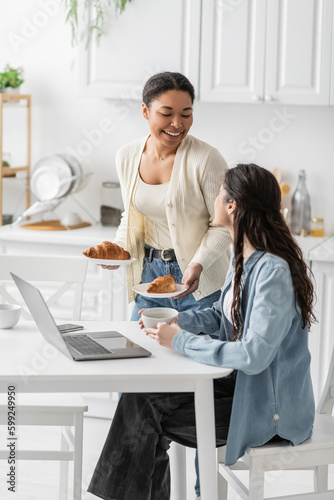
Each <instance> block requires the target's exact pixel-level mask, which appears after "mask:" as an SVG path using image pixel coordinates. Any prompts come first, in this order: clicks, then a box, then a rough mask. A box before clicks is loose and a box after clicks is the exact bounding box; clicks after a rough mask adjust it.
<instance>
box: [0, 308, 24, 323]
mask: <svg viewBox="0 0 334 500" xmlns="http://www.w3.org/2000/svg"><path fill="white" fill-rule="evenodd" d="M20 315H21V306H19V305H17V304H0V328H12V327H13V326H15V325H16V323H17V322H18V320H19V319H20Z"/></svg>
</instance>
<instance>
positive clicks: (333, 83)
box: [330, 1, 334, 106]
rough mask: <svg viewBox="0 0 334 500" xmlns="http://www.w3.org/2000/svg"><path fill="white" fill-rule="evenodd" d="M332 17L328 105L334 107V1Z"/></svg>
mask: <svg viewBox="0 0 334 500" xmlns="http://www.w3.org/2000/svg"><path fill="white" fill-rule="evenodd" d="M332 14H333V16H332V54H331V59H332V64H331V97H330V104H331V105H332V106H334V63H333V61H334V1H333V13H332Z"/></svg>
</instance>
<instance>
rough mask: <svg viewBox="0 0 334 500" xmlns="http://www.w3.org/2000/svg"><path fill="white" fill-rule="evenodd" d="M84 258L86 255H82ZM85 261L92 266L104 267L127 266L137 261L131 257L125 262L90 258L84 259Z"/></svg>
mask: <svg viewBox="0 0 334 500" xmlns="http://www.w3.org/2000/svg"><path fill="white" fill-rule="evenodd" d="M84 257H86V255H84ZM86 259H89V260H90V261H92V262H93V263H94V264H102V265H104V266H128V265H129V264H133V262H134V261H135V260H137V259H134V258H133V257H131V259H127V260H111V259H94V258H92V257H86Z"/></svg>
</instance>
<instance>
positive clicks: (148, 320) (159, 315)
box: [141, 307, 179, 328]
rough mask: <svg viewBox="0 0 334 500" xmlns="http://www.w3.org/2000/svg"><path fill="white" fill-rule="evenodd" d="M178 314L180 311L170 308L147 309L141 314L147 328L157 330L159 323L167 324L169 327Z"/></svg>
mask: <svg viewBox="0 0 334 500" xmlns="http://www.w3.org/2000/svg"><path fill="white" fill-rule="evenodd" d="M178 314H179V311H177V310H176V309H171V308H169V307H152V308H151V309H145V311H143V312H142V313H141V318H142V320H143V325H144V327H145V328H156V327H157V324H158V323H167V325H168V324H169V323H171V321H172V320H173V319H174V318H176V316H177V315H178Z"/></svg>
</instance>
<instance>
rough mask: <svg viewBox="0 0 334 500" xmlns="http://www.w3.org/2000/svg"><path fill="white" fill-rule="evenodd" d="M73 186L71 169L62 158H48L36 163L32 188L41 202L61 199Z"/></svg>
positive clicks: (56, 156)
mask: <svg viewBox="0 0 334 500" xmlns="http://www.w3.org/2000/svg"><path fill="white" fill-rule="evenodd" d="M71 185H72V170H71V167H70V166H69V165H68V163H67V162H66V160H65V159H64V158H62V157H61V156H59V155H54V156H47V157H46V158H43V159H41V160H40V161H38V162H37V163H36V165H35V167H34V171H33V174H32V176H31V181H30V187H31V190H32V192H33V193H34V194H35V195H36V196H37V198H38V199H39V200H52V199H54V198H61V197H62V196H64V195H65V194H66V193H67V192H68V191H69V189H70V187H71Z"/></svg>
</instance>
